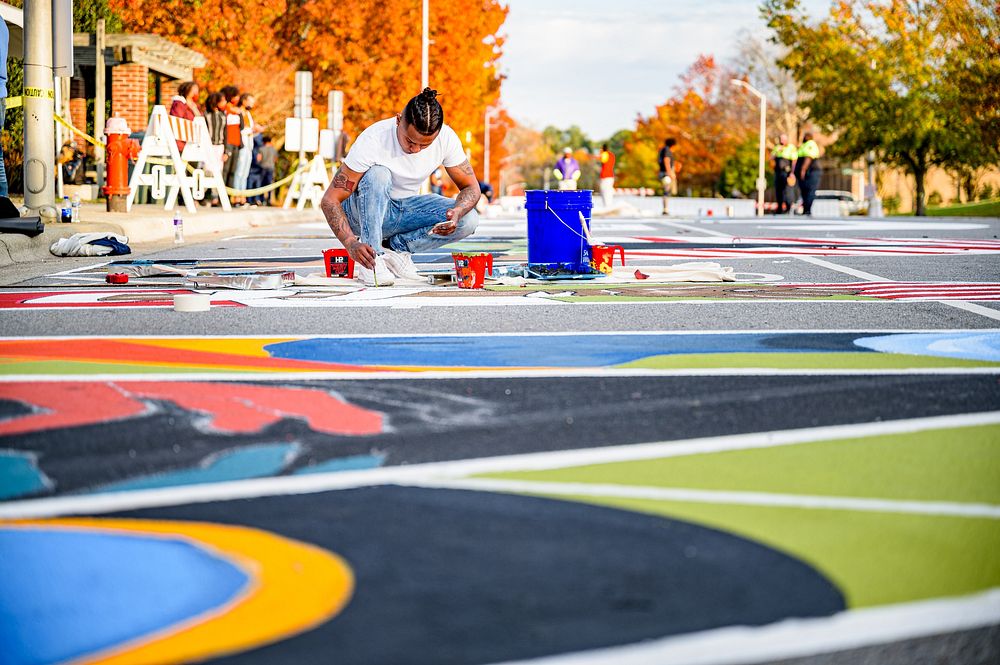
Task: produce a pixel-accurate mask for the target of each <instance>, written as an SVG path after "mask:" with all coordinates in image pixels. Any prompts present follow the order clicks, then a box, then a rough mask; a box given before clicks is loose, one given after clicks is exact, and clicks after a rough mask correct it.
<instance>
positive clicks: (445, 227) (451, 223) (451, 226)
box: [431, 208, 466, 236]
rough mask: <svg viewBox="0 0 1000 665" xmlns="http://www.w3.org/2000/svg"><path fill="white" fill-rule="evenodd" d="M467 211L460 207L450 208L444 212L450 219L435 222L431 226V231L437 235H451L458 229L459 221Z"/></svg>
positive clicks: (446, 217) (445, 216)
mask: <svg viewBox="0 0 1000 665" xmlns="http://www.w3.org/2000/svg"><path fill="white" fill-rule="evenodd" d="M465 213H466V211H464V210H458V208H449V209H448V210H446V211H445V213H444V218H445V219H446V220H448V221H446V222H439V223H437V224H435V225H434V226H433V228H431V233H433V234H434V235H436V236H450V235H451V234H452V233H454V232H455V231H457V230H458V222H459V220H460V219H461V218H462V216H464V215H465Z"/></svg>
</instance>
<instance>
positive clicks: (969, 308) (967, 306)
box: [944, 301, 1000, 321]
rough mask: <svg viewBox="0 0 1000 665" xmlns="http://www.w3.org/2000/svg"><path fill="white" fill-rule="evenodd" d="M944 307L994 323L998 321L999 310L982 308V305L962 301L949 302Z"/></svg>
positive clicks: (999, 318) (999, 317)
mask: <svg viewBox="0 0 1000 665" xmlns="http://www.w3.org/2000/svg"><path fill="white" fill-rule="evenodd" d="M944 304H946V305H951V306H952V307H957V308H959V309H964V310H965V311H966V312H972V313H973V314H979V315H980V316H985V317H987V318H990V319H994V320H996V321H1000V310H995V309H990V308H989V307H984V306H982V305H977V304H975V303H971V302H963V301H957V302H955V301H949V302H946V303H944Z"/></svg>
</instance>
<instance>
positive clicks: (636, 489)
mask: <svg viewBox="0 0 1000 665" xmlns="http://www.w3.org/2000/svg"><path fill="white" fill-rule="evenodd" d="M407 484H408V485H411V486H413V487H429V488H436V489H461V490H473V491H477V492H503V493H513V494H544V495H551V496H591V497H614V498H621V499H650V500H653V501H676V502H680V503H713V504H725V505H734V506H769V507H776V508H804V509H815V510H849V511H861V512H875V513H905V514H915V515H935V516H945V517H973V518H984V519H992V520H996V519H1000V505H991V504H983V503H958V502H950V501H900V500H895V499H861V498H856V497H848V496H820V495H809V494H777V493H772V492H731V491H721V490H698V489H688V488H683V487H646V486H638V485H608V484H599V483H574V482H547V481H530V480H504V479H496V478H463V479H456V480H421V481H417V482H411V483H407Z"/></svg>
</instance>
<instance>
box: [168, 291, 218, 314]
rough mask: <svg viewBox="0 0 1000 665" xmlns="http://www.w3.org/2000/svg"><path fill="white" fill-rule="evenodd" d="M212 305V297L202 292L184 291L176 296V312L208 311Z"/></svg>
mask: <svg viewBox="0 0 1000 665" xmlns="http://www.w3.org/2000/svg"><path fill="white" fill-rule="evenodd" d="M211 306H212V297H211V296H207V295H204V294H201V293H182V294H179V295H176V296H174V311H175V312H207V311H208V310H209V309H210V308H211Z"/></svg>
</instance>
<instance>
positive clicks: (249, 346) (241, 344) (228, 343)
mask: <svg viewBox="0 0 1000 665" xmlns="http://www.w3.org/2000/svg"><path fill="white" fill-rule="evenodd" d="M296 339H297V338H286V337H239V338H229V339H226V338H223V339H213V338H208V339H206V338H202V337H187V338H183V339H133V338H122V339H115V340H114V341H116V342H122V343H123V344H141V345H143V346H155V347H158V348H163V349H181V350H184V351H207V352H209V353H225V354H228V355H233V356H246V357H251V358H270V357H271V355H270V354H269V353H268V352H267V351H265V350H264V347H265V346H266V345H268V344H281V343H282V342H294V341H295V340H296Z"/></svg>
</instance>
